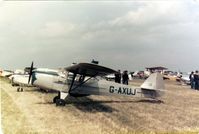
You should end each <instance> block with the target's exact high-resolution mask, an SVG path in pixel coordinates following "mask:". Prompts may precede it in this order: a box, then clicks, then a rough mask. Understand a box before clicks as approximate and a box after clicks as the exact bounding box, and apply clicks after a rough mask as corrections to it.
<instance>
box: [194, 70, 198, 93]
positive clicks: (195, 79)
mask: <svg viewBox="0 0 199 134" xmlns="http://www.w3.org/2000/svg"><path fill="white" fill-rule="evenodd" d="M194 82H195V89H196V90H199V74H198V70H196V72H195V74H194Z"/></svg>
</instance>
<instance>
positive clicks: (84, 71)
mask: <svg viewBox="0 0 199 134" xmlns="http://www.w3.org/2000/svg"><path fill="white" fill-rule="evenodd" d="M64 71H65V73H61V74H60V73H58V72H57V71H53V70H49V69H41V68H38V69H34V68H33V62H32V64H31V68H30V75H29V79H28V83H30V82H31V84H32V85H34V86H36V87H39V88H42V89H47V90H56V91H58V95H57V96H55V97H54V99H53V102H54V103H56V105H57V106H64V105H65V104H66V99H67V97H68V96H73V97H83V96H89V95H124V96H130V97H147V98H148V97H149V98H153V99H156V98H157V97H159V96H161V95H162V93H163V92H164V90H163V89H164V83H163V77H162V75H161V74H159V73H153V74H151V75H150V77H149V78H148V79H147V80H146V81H145V82H144V83H143V84H142V85H141V86H140V87H134V86H130V85H123V84H118V83H115V82H112V81H106V80H105V79H103V77H105V76H106V75H108V74H114V73H116V71H115V70H113V69H110V68H107V67H104V66H100V65H97V64H93V63H79V64H75V65H71V66H69V67H66V68H64ZM63 74H65V75H63Z"/></svg>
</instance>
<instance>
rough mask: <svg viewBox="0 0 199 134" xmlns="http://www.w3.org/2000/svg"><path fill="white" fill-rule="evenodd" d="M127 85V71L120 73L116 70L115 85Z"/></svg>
mask: <svg viewBox="0 0 199 134" xmlns="http://www.w3.org/2000/svg"><path fill="white" fill-rule="evenodd" d="M121 81H122V84H125V85H128V81H129V76H128V71H124V72H123V73H121V71H120V70H118V72H117V73H115V82H116V83H121Z"/></svg>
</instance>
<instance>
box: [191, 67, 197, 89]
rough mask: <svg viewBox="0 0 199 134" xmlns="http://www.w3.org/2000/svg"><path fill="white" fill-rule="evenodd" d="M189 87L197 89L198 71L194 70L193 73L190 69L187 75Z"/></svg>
mask: <svg viewBox="0 0 199 134" xmlns="http://www.w3.org/2000/svg"><path fill="white" fill-rule="evenodd" d="M189 79H190V83H191V88H192V89H195V90H199V73H198V71H197V70H196V71H195V73H194V72H193V71H192V72H191V74H190V75H189Z"/></svg>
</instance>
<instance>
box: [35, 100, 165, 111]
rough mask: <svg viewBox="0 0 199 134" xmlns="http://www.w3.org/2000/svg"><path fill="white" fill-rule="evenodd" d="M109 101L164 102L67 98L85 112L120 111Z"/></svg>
mask: <svg viewBox="0 0 199 134" xmlns="http://www.w3.org/2000/svg"><path fill="white" fill-rule="evenodd" d="M109 103H117V104H121V103H124V104H132V105H133V103H152V104H160V103H164V102H163V101H161V100H152V99H143V100H127V101H125V100H124V101H118V100H116V101H114V100H93V99H91V98H89V97H81V98H74V97H70V98H68V99H67V100H66V106H65V107H67V105H68V106H74V107H76V108H77V109H79V110H81V111H83V112H92V113H93V112H94V113H95V112H107V113H112V112H113V111H116V112H117V111H118V110H117V109H115V108H113V107H111V106H108V105H106V104H109ZM38 104H54V103H53V102H42V103H38Z"/></svg>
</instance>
